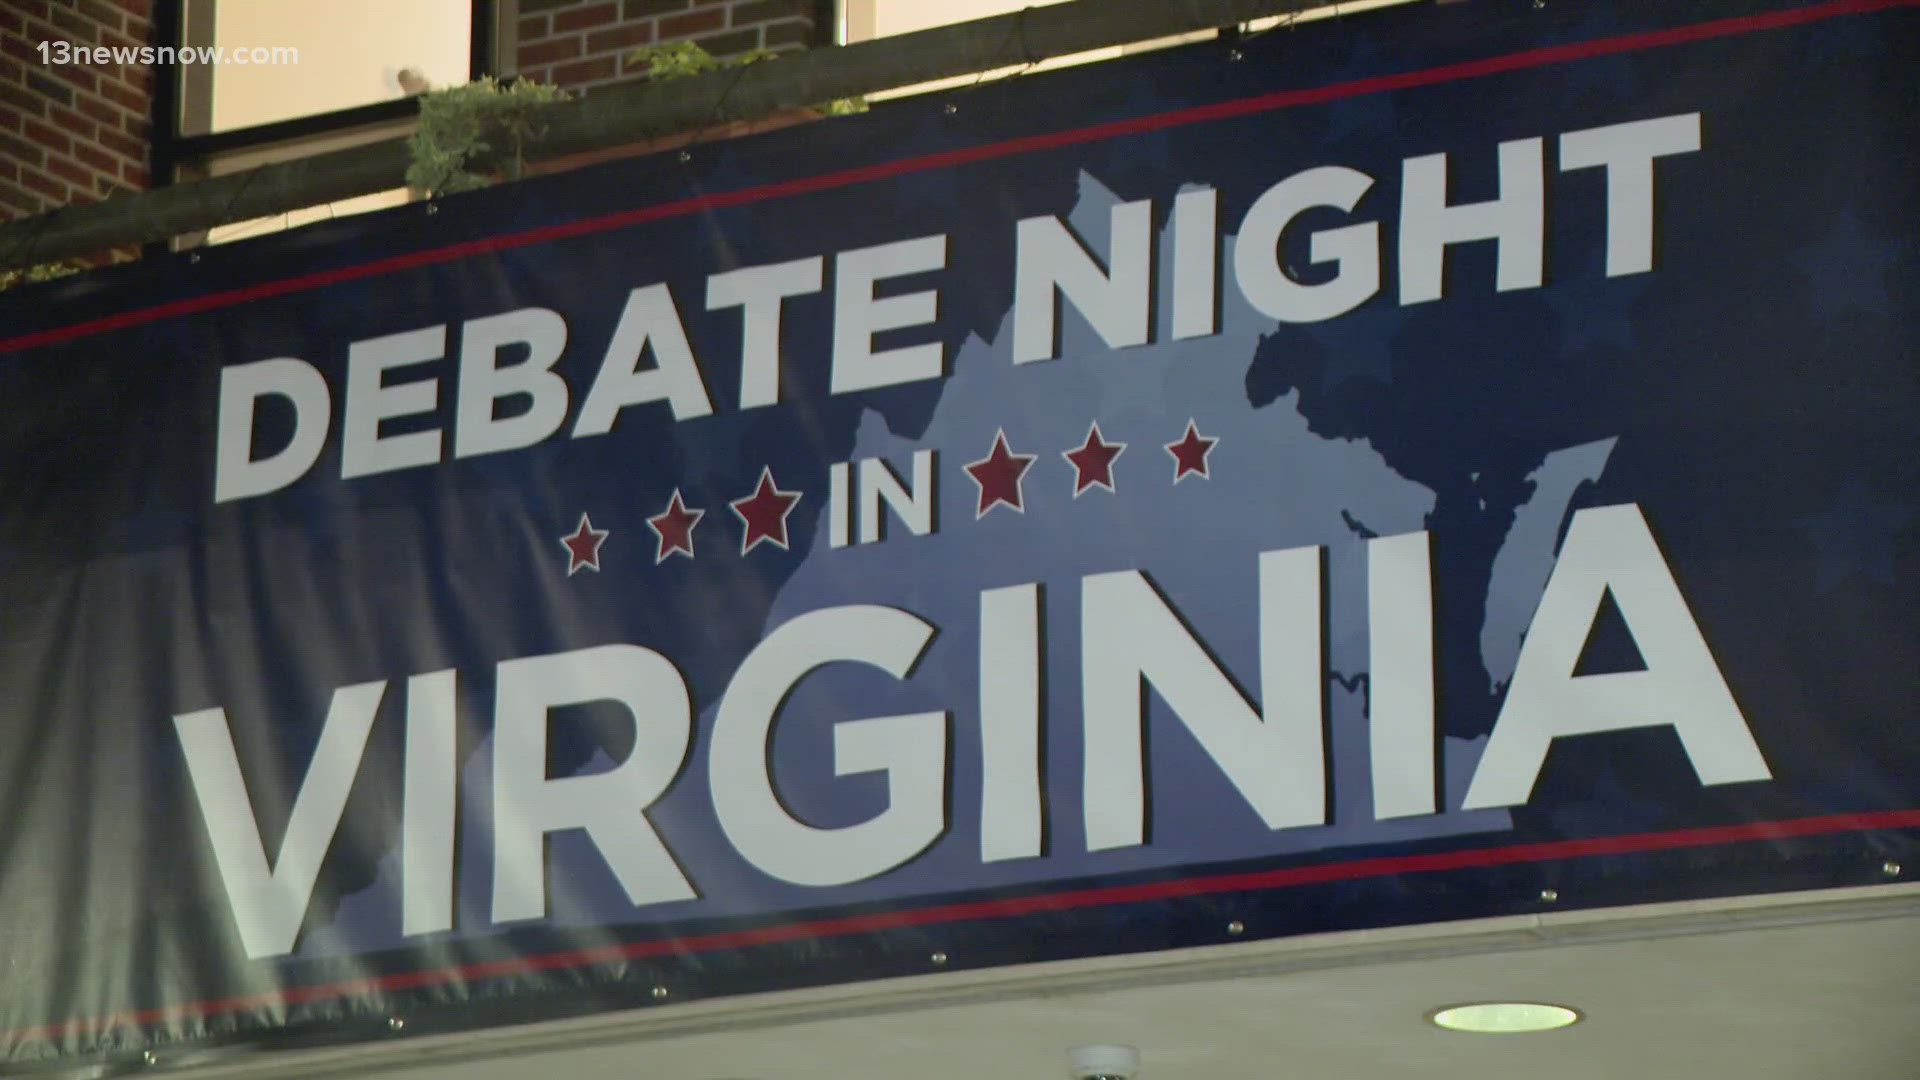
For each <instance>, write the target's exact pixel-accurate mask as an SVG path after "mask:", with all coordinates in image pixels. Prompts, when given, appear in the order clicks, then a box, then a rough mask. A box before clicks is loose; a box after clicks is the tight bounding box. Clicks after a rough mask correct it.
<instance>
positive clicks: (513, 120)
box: [407, 78, 568, 195]
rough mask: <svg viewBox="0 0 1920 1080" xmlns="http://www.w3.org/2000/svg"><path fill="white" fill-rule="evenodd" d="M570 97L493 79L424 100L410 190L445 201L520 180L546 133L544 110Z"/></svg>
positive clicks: (429, 95)
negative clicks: (532, 146) (540, 119)
mask: <svg viewBox="0 0 1920 1080" xmlns="http://www.w3.org/2000/svg"><path fill="white" fill-rule="evenodd" d="M567 97H568V94H567V92H566V91H564V90H561V89H559V88H558V87H553V86H546V85H544V84H541V83H533V82H524V81H516V82H514V83H511V84H503V83H501V82H499V81H498V80H496V79H493V78H483V79H479V80H476V81H474V82H470V83H468V84H466V85H465V86H454V87H449V88H448V89H445V90H435V91H432V92H430V93H427V94H423V95H421V97H420V126H419V127H418V128H417V129H415V131H414V133H413V137H412V138H411V139H410V140H408V149H409V151H410V152H411V155H412V158H413V163H412V164H411V165H410V166H408V168H407V186H408V187H411V188H414V189H416V190H419V191H424V192H426V193H428V194H429V195H444V194H447V193H449V192H455V191H471V190H473V189H474V188H480V187H485V186H487V185H488V184H490V183H492V182H493V181H494V180H495V179H498V178H499V177H501V176H505V177H507V178H508V179H513V178H517V177H518V176H519V175H520V173H521V171H522V170H523V169H525V167H526V151H527V146H528V144H529V143H531V142H534V141H537V140H538V139H539V137H540V135H541V134H542V132H543V131H544V129H543V128H542V127H541V126H540V125H539V124H537V123H536V117H537V116H538V113H539V110H540V109H541V107H542V106H546V105H551V104H552V103H554V102H556V101H564V100H565V99H566V98H567Z"/></svg>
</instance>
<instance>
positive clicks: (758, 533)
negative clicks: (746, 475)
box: [727, 465, 800, 555]
mask: <svg viewBox="0 0 1920 1080" xmlns="http://www.w3.org/2000/svg"><path fill="white" fill-rule="evenodd" d="M799 501H800V493H799V492H797V491H781V490H780V489H779V487H777V486H775V484H774V482H773V470H772V469H769V468H767V467H766V466H764V465H763V466H761V467H760V486H759V487H756V488H754V489H753V494H751V495H748V496H747V497H745V498H742V499H735V500H733V501H732V502H731V503H728V504H727V505H729V506H731V507H733V512H734V514H735V516H737V517H739V519H740V520H741V521H742V522H744V523H745V524H746V526H747V534H746V536H744V537H742V538H741V540H740V554H742V555H745V554H746V553H747V552H749V551H752V550H753V549H754V547H755V546H756V545H758V544H759V543H760V541H762V540H765V541H766V542H767V543H769V544H773V545H775V546H777V547H779V548H781V549H783V550H784V549H785V548H786V546H787V514H788V513H790V512H791V511H792V510H793V504H794V503H797V502H799Z"/></svg>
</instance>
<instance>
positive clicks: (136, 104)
mask: <svg viewBox="0 0 1920 1080" xmlns="http://www.w3.org/2000/svg"><path fill="white" fill-rule="evenodd" d="M100 96H101V97H104V98H106V99H107V100H108V101H111V102H113V103H114V104H115V105H121V106H124V107H126V108H127V109H129V110H131V111H133V112H145V111H146V110H147V108H148V107H149V105H150V104H151V102H150V99H149V98H148V97H147V95H145V94H143V93H141V92H140V91H138V90H135V89H133V88H132V87H129V86H126V85H124V84H122V83H119V82H115V81H112V80H109V79H102V80H100Z"/></svg>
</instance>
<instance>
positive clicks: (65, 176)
mask: <svg viewBox="0 0 1920 1080" xmlns="http://www.w3.org/2000/svg"><path fill="white" fill-rule="evenodd" d="M46 167H47V171H48V172H50V173H52V174H53V175H55V176H58V177H59V178H61V179H62V180H65V181H67V182H68V183H71V184H72V185H73V186H75V187H80V188H90V187H92V186H93V183H94V172H93V170H92V169H89V168H87V167H86V166H85V165H81V164H79V163H77V162H73V161H69V160H67V159H66V158H63V157H50V158H48V159H47V166H46Z"/></svg>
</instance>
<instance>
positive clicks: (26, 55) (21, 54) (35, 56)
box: [0, 34, 40, 67]
mask: <svg viewBox="0 0 1920 1080" xmlns="http://www.w3.org/2000/svg"><path fill="white" fill-rule="evenodd" d="M0 53H4V54H6V55H7V56H11V57H13V58H14V59H15V60H18V61H20V62H21V63H23V64H27V65H30V66H32V67H39V66H40V50H39V49H36V48H34V47H33V44H32V43H31V42H29V41H27V39H26V38H24V37H21V36H20V35H19V34H0Z"/></svg>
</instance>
